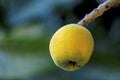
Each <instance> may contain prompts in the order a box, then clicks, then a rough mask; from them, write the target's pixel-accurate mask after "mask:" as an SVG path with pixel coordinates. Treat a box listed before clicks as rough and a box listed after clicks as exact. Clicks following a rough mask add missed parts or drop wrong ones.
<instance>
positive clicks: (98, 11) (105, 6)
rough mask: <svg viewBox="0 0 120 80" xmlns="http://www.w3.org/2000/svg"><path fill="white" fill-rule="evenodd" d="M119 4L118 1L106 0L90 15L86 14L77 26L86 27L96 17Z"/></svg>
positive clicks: (119, 1)
mask: <svg viewBox="0 0 120 80" xmlns="http://www.w3.org/2000/svg"><path fill="white" fill-rule="evenodd" d="M118 3H120V0H107V1H105V2H104V3H102V4H100V5H99V6H98V7H97V8H96V9H94V10H93V11H92V12H91V13H89V14H86V16H85V17H84V18H83V19H82V20H81V21H79V22H78V23H77V24H79V25H83V26H87V25H88V24H89V23H90V22H92V21H93V20H95V19H96V18H97V17H99V16H101V15H102V14H103V13H104V12H105V11H107V10H108V9H110V8H111V7H113V6H114V5H116V4H118Z"/></svg>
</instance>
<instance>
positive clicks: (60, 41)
mask: <svg viewBox="0 0 120 80" xmlns="http://www.w3.org/2000/svg"><path fill="white" fill-rule="evenodd" d="M93 47H94V41H93V37H92V35H91V33H90V32H89V31H88V30H87V29H86V28H85V27H84V26H80V25H78V24H68V25H65V26H63V27H62V28H60V29H59V30H58V31H57V32H56V33H55V34H54V35H53V37H52V39H51V41H50V45H49V49H50V53H51V57H52V59H53V61H54V62H55V64H56V65H57V66H58V67H60V68H62V69H64V70H67V71H75V70H77V69H79V68H81V67H83V66H84V65H85V64H86V63H87V62H88V60H89V59H90V56H91V54H92V51H93Z"/></svg>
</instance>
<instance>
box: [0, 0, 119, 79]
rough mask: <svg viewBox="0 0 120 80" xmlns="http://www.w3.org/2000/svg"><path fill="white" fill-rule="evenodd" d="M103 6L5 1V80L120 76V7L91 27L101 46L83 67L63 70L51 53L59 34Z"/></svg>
mask: <svg viewBox="0 0 120 80" xmlns="http://www.w3.org/2000/svg"><path fill="white" fill-rule="evenodd" d="M97 1H100V0H97ZM102 1H103V0H102ZM97 6H98V2H96V0H92V1H91V0H78V1H77V0H19V1H18V0H0V29H1V30H0V80H61V79H62V80H68V79H69V80H120V76H119V74H120V69H119V67H120V58H119V57H120V53H119V52H120V7H115V8H112V9H110V10H109V11H107V12H106V13H105V14H103V15H102V16H101V17H100V18H98V19H96V20H95V21H93V22H92V23H90V24H89V25H88V26H87V28H88V29H89V30H90V31H91V33H92V34H93V37H94V41H95V49H94V52H93V55H92V57H91V59H90V61H89V63H88V64H87V65H86V66H85V67H83V68H82V69H80V70H78V71H75V72H66V71H63V70H61V69H59V68H58V67H56V66H55V64H54V63H53V61H52V59H51V57H50V54H49V41H50V38H51V37H52V35H53V33H54V32H55V31H56V30H57V29H58V28H59V27H61V26H63V25H65V24H68V23H77V22H78V21H79V20H80V19H81V18H83V17H84V15H85V14H87V13H89V12H90V11H92V10H93V9H94V8H95V7H97Z"/></svg>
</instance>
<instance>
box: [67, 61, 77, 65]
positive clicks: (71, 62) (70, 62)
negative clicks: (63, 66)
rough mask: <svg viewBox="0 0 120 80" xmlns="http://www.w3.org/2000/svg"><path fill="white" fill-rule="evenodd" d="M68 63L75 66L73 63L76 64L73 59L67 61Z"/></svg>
mask: <svg viewBox="0 0 120 80" xmlns="http://www.w3.org/2000/svg"><path fill="white" fill-rule="evenodd" d="M68 65H73V66H75V65H76V62H75V61H68Z"/></svg>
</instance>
